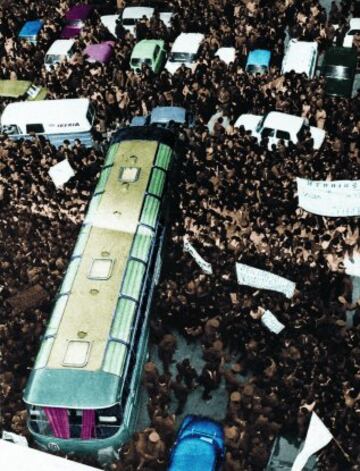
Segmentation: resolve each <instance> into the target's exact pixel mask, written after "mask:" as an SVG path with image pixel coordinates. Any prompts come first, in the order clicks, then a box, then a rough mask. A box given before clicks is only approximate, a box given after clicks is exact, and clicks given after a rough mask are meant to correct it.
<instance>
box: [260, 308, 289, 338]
mask: <svg viewBox="0 0 360 471" xmlns="http://www.w3.org/2000/svg"><path fill="white" fill-rule="evenodd" d="M261 322H262V323H263V324H264V326H265V327H267V328H268V329H269V330H270V332H274V334H280V332H281V331H282V330H283V329H285V326H284V324H282V323H281V322H280V321H278V319H277V318H276V317H275V316H274V314H273V313H272V312H271V311H265V312H264V314H263V315H262V317H261Z"/></svg>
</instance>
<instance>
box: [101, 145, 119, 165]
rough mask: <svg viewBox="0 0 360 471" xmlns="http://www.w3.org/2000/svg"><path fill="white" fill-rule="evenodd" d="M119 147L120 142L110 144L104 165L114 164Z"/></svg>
mask: <svg viewBox="0 0 360 471" xmlns="http://www.w3.org/2000/svg"><path fill="white" fill-rule="evenodd" d="M119 147H120V144H112V145H111V146H110V148H109V150H108V153H107V155H106V158H105V163H104V166H106V165H112V164H113V163H114V161H115V157H116V154H117V151H118V149H119Z"/></svg>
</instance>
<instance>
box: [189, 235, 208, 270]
mask: <svg viewBox="0 0 360 471" xmlns="http://www.w3.org/2000/svg"><path fill="white" fill-rule="evenodd" d="M184 252H189V254H190V255H192V257H193V258H194V259H195V261H196V263H197V264H198V265H199V267H200V268H201V269H202V271H203V272H205V273H207V274H208V275H212V274H213V269H212V266H211V263H208V262H206V261H205V260H204V259H203V258H202V256H201V255H200V254H199V253H198V252H197V251H196V250H195V248H194V247H193V246H192V245H191V244H190V242H189V241H188V240H186V239H184Z"/></svg>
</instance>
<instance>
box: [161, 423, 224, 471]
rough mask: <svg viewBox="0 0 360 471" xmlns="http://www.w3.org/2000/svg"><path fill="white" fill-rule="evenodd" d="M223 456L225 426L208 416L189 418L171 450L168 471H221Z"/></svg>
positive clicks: (181, 428)
mask: <svg viewBox="0 0 360 471" xmlns="http://www.w3.org/2000/svg"><path fill="white" fill-rule="evenodd" d="M224 454H225V444H224V431H223V428H222V425H220V424H219V423H218V422H215V421H214V420H211V419H208V418H206V417H200V416H196V415H187V416H186V417H185V419H184V420H183V422H182V424H181V427H180V429H179V431H178V434H177V438H176V441H175V444H174V447H173V449H172V450H171V455H170V461H169V467H168V471H218V470H219V469H220V466H221V464H222V462H223V460H224Z"/></svg>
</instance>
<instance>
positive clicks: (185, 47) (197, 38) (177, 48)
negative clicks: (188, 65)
mask: <svg viewBox="0 0 360 471" xmlns="http://www.w3.org/2000/svg"><path fill="white" fill-rule="evenodd" d="M204 37H205V36H204V35H203V34H201V33H181V34H179V36H178V37H177V38H176V39H175V41H174V44H173V46H172V48H171V52H188V53H190V54H196V53H197V51H198V49H199V47H200V43H201V41H202V40H203V39H204Z"/></svg>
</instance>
